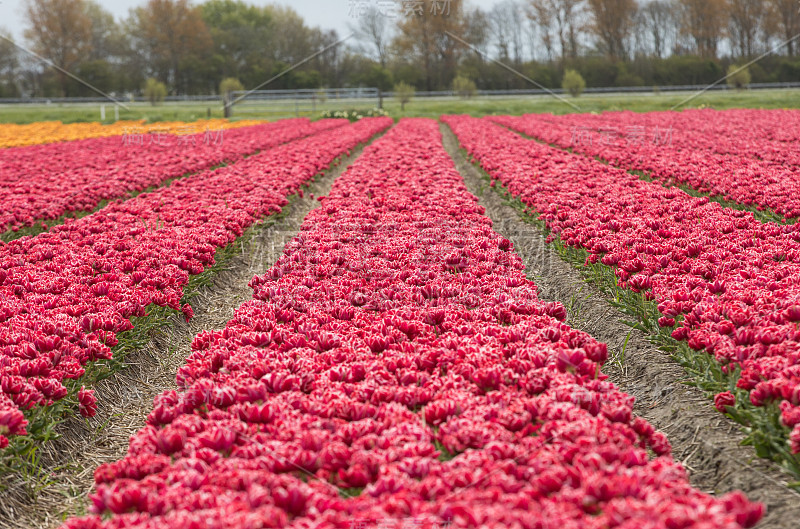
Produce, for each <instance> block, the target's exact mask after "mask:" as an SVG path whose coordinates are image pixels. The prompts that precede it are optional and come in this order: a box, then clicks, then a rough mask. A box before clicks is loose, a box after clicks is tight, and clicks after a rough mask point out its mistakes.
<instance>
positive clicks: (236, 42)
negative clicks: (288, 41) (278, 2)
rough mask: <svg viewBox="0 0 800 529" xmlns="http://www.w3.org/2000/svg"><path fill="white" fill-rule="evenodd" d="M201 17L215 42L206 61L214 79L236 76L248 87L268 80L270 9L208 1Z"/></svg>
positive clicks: (222, 0) (236, 1)
mask: <svg viewBox="0 0 800 529" xmlns="http://www.w3.org/2000/svg"><path fill="white" fill-rule="evenodd" d="M200 14H201V16H202V18H203V21H204V22H205V24H206V27H208V30H209V33H210V35H211V39H212V41H213V52H212V54H211V56H210V57H209V58H208V59H207V62H209V63H210V65H211V68H212V69H213V76H214V78H215V79H220V78H226V77H236V78H238V79H241V80H242V82H243V83H244V84H246V85H247V86H256V85H258V84H259V83H261V82H263V81H265V80H267V79H268V78H269V73H270V71H271V67H272V62H273V60H274V58H273V57H272V54H271V51H270V49H271V41H272V37H273V32H274V27H273V26H274V20H273V17H272V11H271V10H270V9H269V8H263V7H258V6H254V5H250V4H247V3H245V2H243V1H241V0H208V1H206V2H205V3H203V4H201V5H200Z"/></svg>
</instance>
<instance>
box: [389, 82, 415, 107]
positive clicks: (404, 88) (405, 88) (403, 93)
mask: <svg viewBox="0 0 800 529" xmlns="http://www.w3.org/2000/svg"><path fill="white" fill-rule="evenodd" d="M414 92H415V90H414V87H413V86H411V85H410V84H408V83H404V82H402V81H400V82H399V83H397V84H396V85H394V96H395V97H396V98H397V100H398V101H400V110H401V111H404V110H405V109H406V103H409V102H410V101H411V100H412V99H414Z"/></svg>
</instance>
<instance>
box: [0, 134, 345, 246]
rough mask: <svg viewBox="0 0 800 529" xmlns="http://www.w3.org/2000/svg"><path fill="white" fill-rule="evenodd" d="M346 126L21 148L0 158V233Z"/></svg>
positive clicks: (87, 141) (89, 141)
mask: <svg viewBox="0 0 800 529" xmlns="http://www.w3.org/2000/svg"><path fill="white" fill-rule="evenodd" d="M345 123H347V122H346V121H345V120H321V121H317V122H314V123H312V122H309V121H308V120H306V119H297V120H286V121H280V122H275V123H268V124H264V125H257V126H253V127H246V128H239V129H232V130H227V131H224V135H222V136H219V135H218V134H222V133H214V134H212V135H210V136H208V137H206V135H205V134H194V135H189V136H174V135H168V134H164V135H160V136H159V135H155V136H147V137H146V138H143V139H142V143H141V144H140V143H137V142H134V143H128V144H124V143H123V141H122V140H121V138H120V137H110V138H99V139H92V140H86V141H83V142H78V143H77V144H72V143H69V144H58V145H44V146H39V147H35V148H33V147H29V148H26V149H20V150H19V151H24V155H22V153H17V154H19V156H8V155H6V156H5V157H3V156H2V154H0V159H1V160H2V161H0V163H1V164H2V165H0V171H1V172H0V174H2V175H3V176H2V177H0V202H1V203H2V204H3V209H2V213H0V233H2V232H4V231H6V230H8V229H11V230H13V231H17V230H19V228H21V227H24V226H32V225H33V224H35V223H37V222H39V223H41V222H42V221H43V220H50V219H58V218H59V217H62V216H63V215H65V214H68V213H72V212H82V211H91V210H92V209H94V208H95V207H97V206H98V205H99V204H100V203H101V202H102V201H103V200H110V199H115V198H120V197H123V196H125V195H126V194H128V193H131V192H138V191H143V190H145V189H147V188H149V187H152V186H158V185H160V184H162V183H164V182H166V181H168V180H171V179H174V178H177V177H180V176H183V175H186V174H190V173H194V172H197V171H202V170H205V169H209V168H211V167H213V166H215V165H219V164H221V163H231V162H235V161H237V160H239V159H241V158H242V157H244V156H245V155H248V154H253V153H255V152H257V151H259V150H266V149H270V148H272V147H275V146H277V145H280V144H281V143H285V142H287V141H292V140H296V139H298V138H302V137H305V136H308V135H310V134H313V133H316V132H320V131H323V130H326V129H329V128H331V127H337V126H342V125H343V124H345ZM156 138H157V139H156Z"/></svg>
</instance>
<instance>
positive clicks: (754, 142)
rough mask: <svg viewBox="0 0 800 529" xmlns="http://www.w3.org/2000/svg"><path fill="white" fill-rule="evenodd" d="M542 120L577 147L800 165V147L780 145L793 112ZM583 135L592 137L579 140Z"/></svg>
mask: <svg viewBox="0 0 800 529" xmlns="http://www.w3.org/2000/svg"><path fill="white" fill-rule="evenodd" d="M544 117H546V118H547V119H548V121H551V122H553V123H557V124H560V125H567V126H568V127H570V129H571V131H573V132H574V134H573V143H575V142H577V141H579V139H589V138H591V139H592V140H593V141H595V142H600V143H605V142H613V143H622V144H625V145H631V144H640V143H653V144H662V145H663V144H667V145H669V146H671V147H672V148H675V149H678V150H690V151H711V152H713V153H716V154H720V155H732V156H734V157H743V158H751V159H756V160H767V161H771V162H776V163H779V164H785V165H800V142H798V141H797V140H796V139H795V140H790V141H782V140H781V139H779V138H781V137H783V136H784V135H783V134H782V133H781V132H780V131H784V130H786V129H788V128H790V127H791V123H795V125H800V112H797V111H795V110H788V111H787V110H751V109H748V110H725V111H717V110H711V109H704V110H684V111H682V112H672V111H668V112H644V113H641V112H629V111H626V112H604V113H602V114H578V115H569V116H544ZM585 132H589V133H590V135H589V136H588V137H587V138H580V135H581V134H582V133H585ZM791 136H792V135H788V136H787V137H786V138H785V139H788V138H791Z"/></svg>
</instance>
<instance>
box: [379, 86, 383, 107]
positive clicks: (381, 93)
mask: <svg viewBox="0 0 800 529" xmlns="http://www.w3.org/2000/svg"><path fill="white" fill-rule="evenodd" d="M378 108H380V109H381V110H383V90H381V89H380V88H378Z"/></svg>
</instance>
